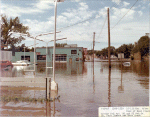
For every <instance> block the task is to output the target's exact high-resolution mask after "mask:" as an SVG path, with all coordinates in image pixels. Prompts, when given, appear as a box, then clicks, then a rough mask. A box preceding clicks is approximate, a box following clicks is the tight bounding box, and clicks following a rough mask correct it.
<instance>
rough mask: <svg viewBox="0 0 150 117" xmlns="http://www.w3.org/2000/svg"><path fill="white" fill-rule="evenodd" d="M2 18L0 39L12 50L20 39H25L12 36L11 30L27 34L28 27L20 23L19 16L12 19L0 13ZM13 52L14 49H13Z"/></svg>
mask: <svg viewBox="0 0 150 117" xmlns="http://www.w3.org/2000/svg"><path fill="white" fill-rule="evenodd" d="M1 18H2V23H1V29H2V31H1V36H2V37H3V38H2V41H3V43H4V44H5V45H7V46H10V47H11V48H12V50H15V45H16V44H20V43H21V41H22V40H25V38H24V37H22V36H19V37H12V36H11V35H12V33H11V32H17V33H23V34H29V32H27V31H28V29H29V28H28V27H27V26H23V24H22V23H20V21H19V18H18V17H16V18H14V19H12V18H10V19H7V17H6V16H3V15H1ZM2 49H4V48H2ZM13 53H14V51H13Z"/></svg>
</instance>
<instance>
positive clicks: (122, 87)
mask: <svg viewBox="0 0 150 117" xmlns="http://www.w3.org/2000/svg"><path fill="white" fill-rule="evenodd" d="M122 67H123V65H122V63H121V80H120V81H121V84H120V86H118V92H119V93H123V92H124V86H123V84H122V75H123V73H122Z"/></svg>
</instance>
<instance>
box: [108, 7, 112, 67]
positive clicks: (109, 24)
mask: <svg viewBox="0 0 150 117" xmlns="http://www.w3.org/2000/svg"><path fill="white" fill-rule="evenodd" d="M107 15H108V60H109V68H111V63H110V22H109V8H108V9H107Z"/></svg>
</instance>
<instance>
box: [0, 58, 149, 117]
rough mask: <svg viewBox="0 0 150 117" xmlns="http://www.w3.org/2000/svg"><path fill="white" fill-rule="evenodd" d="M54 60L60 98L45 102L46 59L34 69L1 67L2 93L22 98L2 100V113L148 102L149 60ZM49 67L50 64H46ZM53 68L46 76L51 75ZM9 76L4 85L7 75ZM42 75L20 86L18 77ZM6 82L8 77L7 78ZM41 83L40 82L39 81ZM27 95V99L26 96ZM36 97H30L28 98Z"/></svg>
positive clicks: (61, 112)
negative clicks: (8, 84)
mask: <svg viewBox="0 0 150 117" xmlns="http://www.w3.org/2000/svg"><path fill="white" fill-rule="evenodd" d="M111 64H112V67H111V69H109V68H108V63H107V62H94V63H93V62H83V63H82V62H81V63H72V64H69V63H57V64H56V78H55V81H56V82H57V83H58V95H59V96H60V97H59V99H56V100H54V101H52V102H46V101H44V100H42V99H45V85H44V82H45V79H44V78H45V77H46V70H45V63H41V64H40V63H39V64H38V65H37V67H36V73H35V76H34V73H33V72H30V71H26V72H25V70H33V69H34V66H32V65H30V66H27V67H19V66H18V67H16V66H14V67H13V68H8V69H1V73H0V75H1V79H0V81H1V97H2V98H6V97H15V96H18V97H19V98H21V99H22V100H19V101H18V100H16V101H11V100H9V101H8V100H7V101H6V100H2V99H1V102H0V105H1V107H0V108H1V109H0V111H1V112H0V113H1V116H5V115H7V116H85V117H87V116H98V107H116V106H148V105H149V62H148V61H147V62H139V61H132V62H131V66H128V67H125V66H123V65H122V64H121V62H112V63H111ZM48 66H49V67H51V66H52V65H51V64H49V65H48ZM52 72H53V71H52V69H51V68H49V69H48V77H51V78H52V76H53V75H52ZM14 78H20V79H18V81H13V80H11V82H10V85H11V84H13V83H15V84H16V86H17V83H18V86H17V87H15V86H12V85H11V86H6V85H4V84H5V82H2V81H3V80H6V79H14ZM31 78H32V79H36V80H38V79H41V78H43V80H41V81H40V82H41V86H40V85H39V86H34V87H33V86H31V85H29V87H26V86H19V83H20V80H21V79H23V80H24V81H25V80H28V82H29V83H31V82H33V80H32V79H31ZM7 82H8V81H7ZM42 83H43V84H42ZM26 98H28V100H27V99H26ZM33 98H34V99H35V98H36V99H37V100H38V99H39V101H37V100H36V101H35V100H34V101H32V100H31V99H33Z"/></svg>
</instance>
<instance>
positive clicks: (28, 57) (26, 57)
mask: <svg viewBox="0 0 150 117" xmlns="http://www.w3.org/2000/svg"><path fill="white" fill-rule="evenodd" d="M21 60H24V56H21ZM25 60H28V61H30V56H25Z"/></svg>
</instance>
